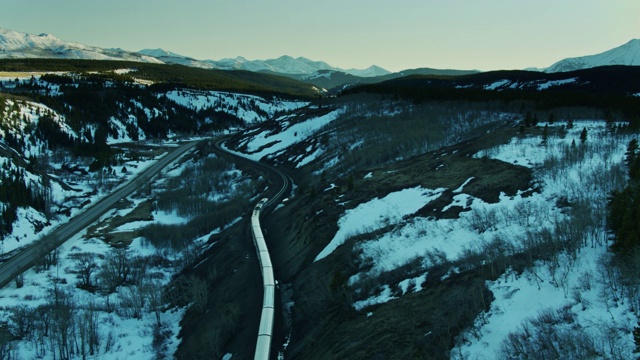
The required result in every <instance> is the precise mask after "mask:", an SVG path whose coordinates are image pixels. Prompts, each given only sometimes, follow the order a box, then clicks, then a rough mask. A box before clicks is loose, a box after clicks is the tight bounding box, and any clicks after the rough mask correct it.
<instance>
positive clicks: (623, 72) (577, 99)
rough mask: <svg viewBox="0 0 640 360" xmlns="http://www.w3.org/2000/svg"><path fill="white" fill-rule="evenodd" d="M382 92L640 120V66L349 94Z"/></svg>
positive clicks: (414, 83) (400, 82)
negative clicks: (591, 110) (597, 111)
mask: <svg viewBox="0 0 640 360" xmlns="http://www.w3.org/2000/svg"><path fill="white" fill-rule="evenodd" d="M363 92H364V93H378V94H390V95H393V96H400V97H403V98H408V99H412V100H414V101H425V100H471V101H491V100H501V101H507V102H508V101H529V102H532V104H533V105H534V106H535V107H536V108H538V109H541V110H547V109H552V108H555V107H559V106H587V107H597V108H601V109H603V110H604V111H609V112H620V113H622V114H624V116H625V118H626V119H627V120H628V121H631V122H633V123H635V122H637V120H638V119H640V66H604V67H597V68H592V69H586V70H578V71H572V72H564V73H551V74H547V73H542V72H535V71H520V70H518V71H490V72H485V73H478V74H470V75H463V76H425V75H414V76H408V77H404V78H400V79H394V80H389V81H385V82H381V83H378V84H370V85H361V86H357V87H353V88H351V89H348V90H347V91H346V93H363Z"/></svg>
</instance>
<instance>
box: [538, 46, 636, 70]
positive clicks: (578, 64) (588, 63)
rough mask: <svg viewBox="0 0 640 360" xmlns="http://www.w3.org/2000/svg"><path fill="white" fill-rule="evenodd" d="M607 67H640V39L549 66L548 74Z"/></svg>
mask: <svg viewBox="0 0 640 360" xmlns="http://www.w3.org/2000/svg"><path fill="white" fill-rule="evenodd" d="M607 65H631V66H640V39H634V40H631V41H629V42H628V43H626V44H624V45H622V46H619V47H616V48H613V49H611V50H608V51H605V52H602V53H599V54H595V55H588V56H581V57H575V58H567V59H563V60H560V61H558V62H556V63H554V64H553V65H551V66H549V67H548V68H547V69H546V70H545V71H546V72H565V71H573V70H580V69H589V68H593V67H597V66H607Z"/></svg>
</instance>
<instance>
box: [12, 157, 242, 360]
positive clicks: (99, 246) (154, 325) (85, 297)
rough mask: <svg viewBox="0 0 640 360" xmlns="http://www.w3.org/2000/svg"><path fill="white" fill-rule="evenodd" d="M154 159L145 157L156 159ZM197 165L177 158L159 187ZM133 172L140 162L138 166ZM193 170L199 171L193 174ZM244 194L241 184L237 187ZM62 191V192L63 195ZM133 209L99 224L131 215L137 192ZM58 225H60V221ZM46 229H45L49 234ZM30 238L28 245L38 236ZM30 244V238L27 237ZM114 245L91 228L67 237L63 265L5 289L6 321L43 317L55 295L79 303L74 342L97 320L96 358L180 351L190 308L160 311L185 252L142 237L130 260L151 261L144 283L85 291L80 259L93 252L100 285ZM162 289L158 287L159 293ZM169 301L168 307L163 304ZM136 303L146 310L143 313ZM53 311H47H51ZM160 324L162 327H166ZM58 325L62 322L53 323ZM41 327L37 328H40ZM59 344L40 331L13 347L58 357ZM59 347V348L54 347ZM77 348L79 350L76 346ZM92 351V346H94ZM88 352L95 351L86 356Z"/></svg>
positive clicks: (169, 215)
mask: <svg viewBox="0 0 640 360" xmlns="http://www.w3.org/2000/svg"><path fill="white" fill-rule="evenodd" d="M151 162H153V160H149V161H147V162H145V164H147V163H151ZM193 166H194V165H193V164H192V163H191V162H187V163H182V164H180V163H178V162H176V163H174V165H172V166H170V167H168V168H167V170H165V171H164V172H163V174H164V175H163V176H161V177H159V179H158V180H157V181H156V183H155V184H154V186H153V188H162V186H163V185H162V184H163V183H165V182H166V181H167V179H168V178H169V177H181V176H183V172H184V171H185V169H187V168H188V167H193ZM131 168H132V169H133V167H131ZM143 168H144V166H142V164H138V167H137V169H135V170H136V172H138V171H141V170H142V169H143ZM191 173H192V171H191ZM134 174H135V173H134V172H130V173H128V174H127V176H129V177H130V176H133V175H134ZM225 176H227V177H229V178H230V179H236V180H237V182H238V183H239V184H242V183H243V181H244V180H243V179H244V175H243V174H242V173H240V172H239V171H238V170H236V169H232V170H230V171H228V174H226V175H225ZM234 191H236V190H235V188H234V187H231V188H230V189H229V192H234ZM102 195H103V194H101V193H98V194H96V195H95V198H94V199H93V200H92V202H95V201H97V199H99V198H100V197H101V196H102ZM59 196H62V195H60V194H56V195H55V197H56V198H58V197H59ZM218 196H219V197H225V196H226V197H228V196H229V194H218ZM128 200H129V201H131V204H132V205H131V206H129V207H128V208H126V209H121V210H110V211H109V212H107V213H106V214H105V215H103V216H102V217H101V219H100V220H99V221H103V220H105V219H113V218H117V217H122V216H125V215H126V214H127V213H128V212H130V211H131V209H133V208H135V207H136V206H137V205H139V204H140V203H141V202H143V201H145V200H146V199H144V198H137V197H134V196H132V197H129V199H128ZM34 213H35V212H33V211H32V212H29V211H27V210H25V215H24V216H23V217H21V220H20V221H19V222H18V224H17V228H18V229H22V228H26V227H27V226H28V225H25V224H23V223H24V218H26V217H27V216H34ZM188 220H189V218H187V217H185V216H183V215H180V214H178V213H176V212H170V211H161V210H156V211H154V213H153V219H152V220H145V221H134V222H129V223H125V224H123V225H120V226H119V227H117V228H115V229H114V230H113V232H112V234H113V233H119V232H126V231H133V230H138V229H141V228H143V227H144V226H147V225H149V224H152V223H153V224H165V225H166V224H184V223H186V222H187V221H188ZM52 226H53V225H52ZM47 229H49V228H46V229H45V230H44V231H43V232H47ZM220 230H221V229H214V230H212V232H211V233H209V234H207V235H205V236H201V237H199V238H197V239H193V240H192V241H191V246H192V247H195V248H199V247H202V245H204V243H206V242H207V240H208V239H209V237H210V236H211V235H213V234H215V233H217V232H219V231H220ZM29 235H30V236H31V238H35V236H34V234H33V233H30V234H29ZM27 238H29V236H27V237H26V238H25V240H24V242H27V241H28V240H33V239H31V238H29V239H27ZM21 242H23V241H21ZM113 253H114V249H113V248H112V247H111V246H110V245H108V244H107V243H105V242H104V241H103V240H101V239H98V238H95V237H92V236H89V234H88V233H87V230H86V229H85V230H84V231H83V232H81V233H79V234H77V235H75V236H74V237H73V238H71V239H70V240H69V241H67V242H65V243H64V244H63V245H62V246H61V247H60V248H59V250H58V254H57V257H58V263H57V265H54V266H52V267H50V268H49V269H45V268H43V267H41V266H36V267H34V268H33V269H30V270H28V271H27V272H26V273H25V274H24V285H23V286H22V287H18V286H17V283H15V282H12V283H10V284H9V285H7V286H5V287H4V288H2V289H0V304H1V305H0V323H6V324H8V326H9V328H11V329H13V331H14V332H15V331H16V328H17V327H18V325H17V322H16V320H17V317H16V314H17V312H16V311H17V310H16V309H30V310H29V311H33V314H35V313H36V312H37V311H38V310H37V309H38V308H43V309H44V308H46V307H48V306H51V305H52V296H53V295H56V296H60V297H61V298H64V299H68V300H69V301H70V303H72V304H73V309H74V310H73V312H74V316H75V320H74V322H72V323H71V328H69V329H68V330H69V334H72V335H69V336H70V337H72V338H73V341H74V342H75V344H74V347H76V345H77V344H78V343H81V342H82V341H83V340H82V339H81V338H80V337H81V336H82V335H80V334H81V333H82V332H81V331H84V330H80V328H81V327H82V326H85V325H86V324H87V323H88V322H86V321H88V320H86V319H88V317H91V318H92V319H94V320H93V322H92V323H93V324H94V325H95V331H96V333H97V338H98V339H99V340H98V343H97V344H96V349H95V354H94V355H91V356H88V358H95V359H98V358H99V359H123V358H135V359H152V358H157V356H158V354H159V353H162V354H173V353H175V351H176V349H177V346H178V344H179V343H180V339H178V338H177V335H178V333H179V331H180V321H181V319H182V316H183V315H184V312H185V308H171V309H167V308H165V307H164V305H163V309H162V310H161V311H158V313H157V314H156V312H155V311H154V309H153V308H152V306H154V305H153V304H154V301H156V299H157V296H158V294H159V293H160V291H161V290H162V288H163V286H164V285H166V284H167V283H168V282H169V280H170V279H171V277H172V276H173V274H174V273H175V272H177V271H180V270H181V266H183V265H182V262H181V260H180V259H181V256H182V255H181V254H180V253H172V254H167V250H162V251H160V250H158V249H156V248H154V247H153V245H151V244H150V243H149V242H147V241H145V239H144V238H141V237H138V238H135V239H134V240H133V242H132V243H131V244H130V245H129V246H128V247H127V252H126V258H127V259H128V261H129V262H132V263H135V262H136V261H137V260H136V259H147V260H143V261H144V262H145V263H146V267H145V270H144V271H145V274H146V275H145V277H144V278H143V281H142V283H141V284H139V285H127V286H119V287H118V290H117V291H116V292H114V293H110V294H106V293H103V292H101V291H97V292H90V291H86V290H81V289H78V288H77V285H78V284H79V283H80V281H81V280H80V279H79V274H78V271H79V269H80V268H81V267H80V265H79V260H78V259H80V258H82V257H83V256H84V255H85V254H90V255H89V257H90V259H91V261H93V262H94V265H95V267H94V270H93V273H92V274H93V275H92V279H93V282H94V283H95V282H96V281H97V278H96V277H97V276H98V274H99V272H100V271H102V269H103V268H104V266H105V263H106V262H108V261H109V259H110V258H113ZM167 256H169V258H170V259H171V261H169V265H168V266H167V262H166V261H165V262H158V261H155V260H154V259H159V258H167ZM154 289H155V290H154ZM161 305H162V304H161ZM136 306H139V307H140V310H141V311H137V309H136ZM50 313H51V311H50V310H47V314H50ZM158 323H159V324H160V326H159V327H158ZM50 326H52V329H53V326H58V325H56V324H55V323H54V322H52V324H51V325H50ZM158 329H159V330H160V332H161V334H162V335H161V337H162V338H164V339H165V340H164V341H163V342H160V345H161V346H160V347H159V346H158V342H156V343H154V338H157V336H158ZM38 331H39V330H36V331H35V332H34V333H36V334H37V333H38ZM55 341H58V339H57V338H56V337H55V336H51V338H50V339H44V340H43V339H39V338H37V336H35V337H34V336H27V337H25V338H23V339H22V340H20V341H14V342H12V343H11V345H10V347H8V348H7V350H10V353H11V354H13V355H15V356H18V357H17V358H20V359H29V358H43V357H44V358H53V355H52V354H53V353H52V350H51V346H53V344H54V342H55ZM50 345H51V346H50ZM76 350H77V349H76ZM76 350H74V351H73V352H74V354H72V355H71V358H72V359H80V358H83V355H82V354H81V353H78V352H77V351H76ZM87 351H88V350H87ZM85 355H88V354H85Z"/></svg>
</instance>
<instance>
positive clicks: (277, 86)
mask: <svg viewBox="0 0 640 360" xmlns="http://www.w3.org/2000/svg"><path fill="white" fill-rule="evenodd" d="M122 69H134V70H135V71H133V72H126V73H125V72H122V71H119V72H118V73H117V74H116V73H114V72H115V71H117V70H122ZM0 71H29V72H33V71H40V72H45V71H46V72H53V71H55V72H72V73H102V74H105V73H108V74H109V77H111V78H114V79H117V80H122V81H133V80H138V81H144V82H146V83H153V84H155V85H156V86H158V87H163V88H170V87H181V88H192V89H201V90H204V89H206V90H219V91H230V92H241V93H247V94H254V95H260V96H279V97H289V98H306V99H312V98H317V97H318V96H319V93H318V91H317V90H316V89H315V88H314V87H313V86H312V85H309V84H305V83H302V82H299V81H296V80H293V79H290V78H287V77H283V76H277V75H271V74H264V73H256V72H249V71H240V70H237V71H235V70H234V71H224V70H207V69H200V68H193V67H188V66H182V65H164V64H147V63H139V62H132V61H104V60H60V59H4V60H0Z"/></svg>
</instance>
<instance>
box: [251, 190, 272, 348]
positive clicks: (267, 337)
mask: <svg viewBox="0 0 640 360" xmlns="http://www.w3.org/2000/svg"><path fill="white" fill-rule="evenodd" d="M267 201H268V200H267V199H266V198H264V199H262V200H260V202H259V203H258V205H256V207H255V208H254V210H253V214H252V215H251V234H252V235H253V244H254V245H255V247H256V253H257V255H258V261H259V262H260V271H261V273H262V287H263V289H264V295H263V297H262V315H261V316H260V326H259V328H258V341H257V343H256V352H255V357H254V359H255V360H268V359H269V355H270V354H271V338H272V337H273V323H274V320H275V319H274V317H275V295H276V282H275V278H274V276H273V266H272V264H271V257H270V256H269V250H268V249H267V243H266V242H265V241H264V235H263V234H262V228H261V227H260V213H261V211H262V208H263V207H265V206H266V204H267Z"/></svg>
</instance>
